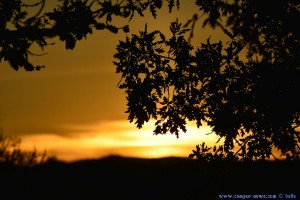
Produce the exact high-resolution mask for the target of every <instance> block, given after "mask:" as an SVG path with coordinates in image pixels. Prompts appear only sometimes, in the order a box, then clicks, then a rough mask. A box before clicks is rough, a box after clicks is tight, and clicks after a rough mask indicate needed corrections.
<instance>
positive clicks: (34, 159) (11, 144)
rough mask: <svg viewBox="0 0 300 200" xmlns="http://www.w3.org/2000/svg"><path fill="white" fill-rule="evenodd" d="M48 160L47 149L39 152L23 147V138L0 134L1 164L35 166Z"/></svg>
mask: <svg viewBox="0 0 300 200" xmlns="http://www.w3.org/2000/svg"><path fill="white" fill-rule="evenodd" d="M46 161H47V156H46V151H44V152H43V153H38V152H37V150H36V149H33V150H32V151H28V150H23V149H22V148H21V139H20V138H17V137H15V138H14V137H6V136H4V135H3V134H2V133H1V134H0V165H6V166H15V167H34V166H37V165H40V164H43V163H45V162H46Z"/></svg>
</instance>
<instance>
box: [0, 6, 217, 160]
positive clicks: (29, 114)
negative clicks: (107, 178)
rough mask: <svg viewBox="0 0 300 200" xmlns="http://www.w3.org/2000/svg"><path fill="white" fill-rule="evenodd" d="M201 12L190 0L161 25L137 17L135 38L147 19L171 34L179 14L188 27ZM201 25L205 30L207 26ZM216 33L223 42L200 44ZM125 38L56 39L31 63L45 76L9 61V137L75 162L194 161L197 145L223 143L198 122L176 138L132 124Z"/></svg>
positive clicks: (1, 69) (5, 101) (4, 97)
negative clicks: (123, 62)
mask: <svg viewBox="0 0 300 200" xmlns="http://www.w3.org/2000/svg"><path fill="white" fill-rule="evenodd" d="M54 2H55V1H51V2H50V3H52V4H53V3H54ZM187 2H188V3H187ZM48 3H49V2H48ZM47 6H48V7H51V6H53V5H49V4H48V5H47ZM196 11H197V10H196V9H195V7H194V6H193V1H182V4H181V9H180V10H179V12H177V11H174V12H173V13H172V14H168V12H166V9H164V10H162V11H160V12H158V20H153V19H150V18H149V17H146V18H135V19H134V20H133V21H132V22H131V23H130V28H131V30H132V32H131V33H129V35H130V34H132V33H137V31H138V30H142V29H143V27H144V25H145V23H146V22H148V30H155V29H160V30H162V31H163V32H164V33H167V32H168V26H169V23H170V22H171V21H174V20H175V19H176V17H178V18H179V20H180V21H182V22H183V23H184V22H186V21H187V19H189V18H191V17H192V15H193V14H194V13H195V12H196ZM196 28H201V25H200V23H199V24H198V27H196ZM211 34H212V35H214V37H212V40H220V39H222V38H221V37H220V35H218V32H211V30H204V31H199V32H198V34H197V37H195V39H194V41H196V42H197V43H200V41H201V40H202V41H203V40H205V39H206V38H207V37H208V36H209V35H211ZM124 37H125V34H124V33H121V34H118V35H115V34H112V33H110V32H108V31H100V32H95V33H94V34H93V35H89V37H88V38H87V40H83V41H80V42H78V43H77V46H76V48H75V49H74V50H73V51H67V50H65V49H64V44H62V43H60V42H57V41H56V40H54V41H55V42H57V43H56V45H54V46H49V47H47V48H46V49H45V52H46V53H48V55H46V56H41V57H32V58H31V60H32V61H33V63H34V64H45V65H46V68H45V69H43V70H41V71H40V72H24V71H22V70H21V71H18V72H16V71H14V70H13V69H12V68H10V67H9V65H8V64H7V63H5V62H1V63H0V94H1V98H0V119H1V126H2V128H3V131H4V134H5V135H14V136H18V137H21V138H22V141H23V142H22V144H23V145H24V146H25V147H26V148H33V147H34V146H35V147H37V148H38V149H39V150H43V149H46V150H47V152H48V154H49V155H51V156H52V155H54V156H56V157H57V158H59V159H63V160H68V161H70V160H77V159H84V158H97V157H101V156H106V155H109V154H120V155H124V156H136V157H162V156H185V157H186V156H188V154H189V153H191V151H192V149H194V147H195V145H196V144H199V143H202V141H204V140H205V141H208V142H212V141H216V138H215V137H214V138H210V137H207V136H205V133H207V132H209V128H208V127H203V129H201V130H197V129H196V128H195V127H194V126H192V125H190V126H189V127H188V133H187V134H182V135H181V137H180V138H179V139H176V137H175V136H173V135H169V134H167V135H165V136H154V135H152V131H153V124H152V125H151V123H149V124H147V125H146V126H145V127H144V128H142V129H140V130H139V129H137V128H136V127H135V125H134V124H130V123H129V121H127V115H126V114H125V113H124V112H125V110H126V101H125V98H126V97H125V94H124V92H123V91H122V90H120V89H118V88H117V83H118V81H119V78H120V75H119V74H116V73H115V66H114V65H113V64H112V61H113V54H114V53H115V52H116V51H115V47H116V45H117V43H118V41H119V40H120V39H124ZM198 41H199V42H198ZM35 53H39V52H35Z"/></svg>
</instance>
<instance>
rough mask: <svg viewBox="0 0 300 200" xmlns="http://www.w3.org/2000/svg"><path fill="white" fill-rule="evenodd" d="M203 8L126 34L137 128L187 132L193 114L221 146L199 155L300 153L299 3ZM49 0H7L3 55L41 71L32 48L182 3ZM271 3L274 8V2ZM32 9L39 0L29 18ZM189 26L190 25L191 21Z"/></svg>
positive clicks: (123, 48)
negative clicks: (205, 32) (52, 3)
mask: <svg viewBox="0 0 300 200" xmlns="http://www.w3.org/2000/svg"><path fill="white" fill-rule="evenodd" d="M194 3H195V6H197V7H198V9H199V13H195V15H194V16H193V18H191V19H190V20H189V21H187V22H180V19H178V20H175V21H174V22H172V23H171V24H170V33H171V36H170V37H168V36H166V34H164V33H162V32H161V31H160V30H154V31H151V30H148V27H147V25H145V28H144V30H141V31H140V32H139V34H132V35H131V36H129V35H128V36H127V38H126V40H124V41H120V42H119V44H118V46H117V47H116V50H117V52H116V53H115V54H114V57H115V61H114V64H115V66H116V72H117V73H120V74H121V80H120V82H119V87H120V89H124V90H125V92H126V98H127V111H126V112H127V113H128V120H129V121H130V122H134V123H135V124H136V125H137V127H138V128H142V126H143V125H144V124H145V123H146V122H148V121H149V120H150V119H154V120H155V121H156V123H155V130H154V134H166V133H170V134H175V135H176V136H177V137H179V131H180V130H182V131H183V132H186V131H187V129H186V124H187V121H195V122H196V123H197V126H198V127H200V126H202V125H203V124H207V125H208V126H210V127H211V128H212V133H215V134H217V135H218V136H219V137H220V141H221V140H223V143H222V144H219V145H217V144H216V146H214V147H213V148H209V147H207V146H206V145H205V144H204V143H203V144H201V145H197V146H196V150H194V151H193V153H192V154H191V155H190V157H195V156H196V157H197V158H199V159H204V160H214V159H233V160H236V159H240V160H261V159H262V160H265V159H267V158H270V157H271V156H274V151H280V152H281V154H282V155H283V156H285V157H286V158H288V159H298V158H299V151H300V146H299V145H300V132H299V124H300V123H299V122H300V115H299V114H300V105H299V102H300V97H299V94H298V93H299V85H300V31H299V29H298V28H297V26H296V25H295V22H297V21H298V20H300V1H299V0H275V1H269V0H261V1H247V0H233V1H229V0H215V1H210V0H196V1H195V2H194ZM44 4H45V0H41V1H40V2H38V3H36V4H32V5H27V4H24V3H22V1H21V0H9V1H8V0H0V12H1V13H3V15H2V16H1V18H0V20H1V21H0V34H1V35H0V38H1V40H0V46H1V51H0V60H1V61H2V59H4V60H7V61H8V62H9V63H10V65H11V66H12V67H13V68H14V69H15V70H18V69H19V68H21V67H24V69H25V70H28V71H31V70H35V69H37V70H38V69H40V68H41V66H34V65H32V64H31V63H30V62H29V61H28V56H29V55H31V54H32V55H34V54H33V53H32V52H31V51H30V47H31V45H33V44H34V43H36V44H38V45H39V46H40V47H41V48H43V47H45V46H47V45H49V43H48V42H47V40H48V39H51V38H54V37H58V38H59V39H60V40H61V41H63V42H65V44H66V45H65V47H66V49H73V48H74V47H75V44H76V41H78V40H81V39H82V38H85V37H86V36H87V35H88V34H92V32H93V31H94V30H104V29H107V30H109V31H111V32H113V33H117V32H118V30H120V29H121V30H123V31H124V32H126V33H129V32H130V30H129V26H128V24H125V25H124V26H122V27H116V26H115V25H113V17H114V16H118V17H123V18H125V19H128V20H130V19H132V18H133V17H136V15H138V17H142V16H143V15H144V14H143V13H144V12H145V11H147V10H150V12H151V14H152V16H153V17H154V18H156V17H159V16H157V10H158V9H161V8H162V6H163V5H165V4H166V5H167V6H168V7H169V12H172V9H174V7H177V8H178V9H180V2H179V0H177V1H176V2H175V0H165V1H163V0H144V1H138V0H123V1H99V0H78V1H76V0H64V1H62V5H60V6H58V7H57V8H56V9H54V11H52V12H46V13H43V12H42V9H43V6H44ZM271 5H272V6H271ZM28 6H36V7H39V9H38V12H37V14H35V15H34V16H32V17H28V13H27V12H26V10H24V9H25V8H26V7H28ZM200 16H202V17H204V18H205V20H204V22H203V26H202V28H206V27H212V28H214V29H220V30H222V31H223V33H224V34H225V35H226V36H227V38H228V40H226V41H218V42H212V41H211V40H210V38H207V40H206V42H203V43H201V44H200V45H199V46H194V45H192V43H191V40H192V39H193V36H194V34H195V32H194V31H195V30H194V29H195V24H196V23H200V21H199V18H200ZM182 23H184V24H182Z"/></svg>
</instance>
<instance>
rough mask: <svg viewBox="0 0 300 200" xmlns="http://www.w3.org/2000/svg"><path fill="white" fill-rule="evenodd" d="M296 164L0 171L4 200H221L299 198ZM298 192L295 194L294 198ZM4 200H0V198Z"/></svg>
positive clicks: (187, 162) (123, 164)
mask: <svg viewBox="0 0 300 200" xmlns="http://www.w3.org/2000/svg"><path fill="white" fill-rule="evenodd" d="M299 166H300V163H299V162H286V161H285V162H283V161H282V162H280V161H276V162H275V161H274V162H262V163H258V162H257V163H242V162H236V163H199V162H197V161H196V160H192V159H186V158H177V157H168V158H161V159H138V158H125V157H120V156H109V157H105V158H102V159H95V160H83V161H76V162H72V163H64V162H60V161H52V162H48V163H46V164H44V165H40V166H36V167H32V168H16V167H15V168H13V167H8V166H1V171H0V180H1V194H2V195H3V196H5V197H8V198H3V199H25V198H26V199H52V200H53V199H55V200H57V199H141V200H144V199H182V200H187V199H197V200H201V199H204V200H206V199H207V200H208V199H220V198H219V196H218V195H223V194H231V195H234V194H236V195H243V194H253V195H254V194H259V195H262V194H265V195H269V194H270V195H279V194H280V193H282V194H291V193H292V194H295V195H297V196H298V198H299V197H300V196H299V195H300V194H299V185H296V184H295V183H297V181H298V180H299V178H300V176H299V169H300V168H299ZM297 192H298V194H297ZM0 199H2V197H0Z"/></svg>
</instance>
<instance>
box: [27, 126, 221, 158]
mask: <svg viewBox="0 0 300 200" xmlns="http://www.w3.org/2000/svg"><path fill="white" fill-rule="evenodd" d="M72 129H73V130H74V133H73V134H69V137H66V136H60V135H57V134H53V133H52V134H51V133H47V134H45V133H44V134H43V133H41V134H34V135H26V136H23V137H22V138H21V139H22V144H23V146H24V148H26V149H30V148H33V147H35V148H36V149H37V150H38V151H42V150H46V151H47V153H48V155H49V156H55V157H56V158H57V159H60V160H65V161H74V160H79V159H85V158H99V157H103V156H108V155H112V154H113V155H122V156H129V157H143V158H159V157H166V156H180V157H187V156H188V155H189V153H191V151H192V149H194V148H195V145H196V144H199V143H202V142H206V143H207V144H213V143H214V142H216V141H217V139H218V138H217V136H215V135H207V133H210V128H209V127H206V126H204V127H202V128H200V129H198V128H197V127H196V126H194V125H192V124H188V126H187V130H188V131H187V133H180V135H179V138H176V136H175V135H171V134H165V135H153V130H154V122H149V123H148V124H146V125H145V126H144V127H143V128H141V129H137V128H136V127H135V126H134V125H132V124H129V123H128V122H127V121H113V122H107V123H100V124H95V125H92V126H88V127H72ZM72 129H71V130H70V132H72ZM75 130H82V131H81V132H78V131H75Z"/></svg>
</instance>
